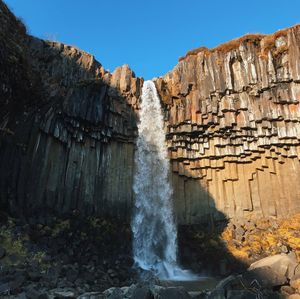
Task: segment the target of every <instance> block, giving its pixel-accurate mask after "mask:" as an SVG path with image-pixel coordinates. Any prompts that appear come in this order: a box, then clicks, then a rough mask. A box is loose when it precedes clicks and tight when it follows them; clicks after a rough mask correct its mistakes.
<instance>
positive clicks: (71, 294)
mask: <svg viewBox="0 0 300 299" xmlns="http://www.w3.org/2000/svg"><path fill="white" fill-rule="evenodd" d="M51 293H52V294H53V295H54V296H55V297H56V298H57V299H64V298H75V297H76V292H75V291H74V290H64V289H57V290H52V291H51Z"/></svg>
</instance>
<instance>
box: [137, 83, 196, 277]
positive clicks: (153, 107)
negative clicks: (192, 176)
mask: <svg viewBox="0 0 300 299" xmlns="http://www.w3.org/2000/svg"><path fill="white" fill-rule="evenodd" d="M138 132H139V136H138V139H137V150H136V156H135V165H136V173H135V177H134V186H133V188H134V192H135V211H134V215H133V220H132V231H133V253H134V261H135V263H136V265H137V266H138V267H140V268H142V269H144V270H150V271H152V272H153V273H154V274H155V275H156V276H158V277H159V278H161V279H172V280H191V279H194V278H195V276H194V275H193V274H191V273H190V272H189V271H186V270H183V269H181V268H180V267H179V266H178V264H177V229H176V225H175V223H174V218H173V207H172V187H171V184H170V182H169V171H170V169H169V167H170V166H169V160H168V152H167V148H166V144H165V132H164V122H163V114H162V111H161V106H160V100H159V97H158V94H157V91H156V88H155V85H154V83H153V82H152V81H145V82H144V85H143V89H142V98H141V110H140V123H139V125H138Z"/></svg>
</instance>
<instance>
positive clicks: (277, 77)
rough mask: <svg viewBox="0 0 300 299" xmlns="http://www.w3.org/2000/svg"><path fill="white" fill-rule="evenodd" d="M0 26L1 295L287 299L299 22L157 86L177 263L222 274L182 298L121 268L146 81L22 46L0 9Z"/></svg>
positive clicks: (209, 53) (209, 54) (44, 45)
mask: <svg viewBox="0 0 300 299" xmlns="http://www.w3.org/2000/svg"><path fill="white" fill-rule="evenodd" d="M0 23H1V26H0V211H1V213H0V223H1V233H0V240H1V243H0V297H1V296H2V297H3V298H76V297H79V298H141V299H143V298H153V297H154V298H190V297H191V296H192V297H194V298H264V297H263V296H265V297H266V298H288V297H290V298H297V297H296V296H297V295H296V294H295V293H297V292H298V293H299V292H300V288H299V278H300V276H299V270H297V269H298V265H299V261H300V256H299V254H300V253H299V250H300V239H299V233H298V231H299V228H300V218H299V212H300V187H299V184H298V178H299V175H300V167H299V160H300V144H299V142H300V123H299V122H300V105H299V100H300V27H299V26H298V25H296V26H293V27H291V28H287V29H285V30H280V31H278V32H276V33H274V34H271V35H262V34H254V35H246V36H243V37H241V38H239V39H236V40H233V41H230V42H228V43H225V44H223V45H220V46H218V47H216V48H214V49H207V48H203V47H202V48H199V49H195V50H192V51H189V52H188V53H187V54H186V56H184V57H181V58H180V59H179V62H178V64H177V66H176V67H175V68H174V69H173V70H171V71H170V72H169V73H167V74H166V75H164V76H162V77H159V78H155V79H154V83H155V85H156V88H157V92H158V94H159V96H160V98H161V103H162V106H163V109H164V122H165V132H166V139H167V146H168V153H169V158H170V161H171V169H172V173H171V182H172V186H173V190H174V192H173V201H174V207H175V213H176V219H177V223H178V224H179V248H180V252H179V255H180V260H181V262H182V263H183V264H184V265H185V266H186V267H189V268H191V269H192V270H194V271H195V272H196V273H200V272H201V271H203V269H204V270H205V275H213V276H214V277H218V280H222V278H224V277H227V278H226V279H225V282H224V280H222V281H221V282H220V283H219V284H218V285H217V284H216V287H215V288H214V290H210V291H205V290H203V291H201V292H198V293H192V292H190V293H187V291H185V290H182V289H178V288H177V287H173V288H170V287H166V285H164V286H161V285H160V284H161V283H160V282H158V281H156V280H154V282H153V284H152V285H150V286H148V285H147V284H145V283H144V282H143V283H142V284H141V282H140V281H139V279H138V271H137V269H134V268H132V257H131V234H130V229H129V223H130V219H131V211H132V206H133V202H134V193H133V190H132V185H133V177H134V171H135V166H134V154H135V146H136V145H135V143H136V138H137V134H138V132H137V123H138V121H139V110H140V96H141V90H142V86H143V82H144V79H143V78H139V77H136V76H135V74H134V72H133V71H132V70H131V69H130V68H129V66H128V65H123V66H121V67H118V68H117V69H116V70H115V71H114V72H113V73H110V72H108V71H106V70H105V69H104V67H103V66H102V65H101V64H100V63H99V62H98V61H97V60H96V59H95V57H94V56H93V55H91V54H89V53H86V52H84V51H82V50H80V49H78V48H76V47H74V46H69V45H65V44H63V43H60V42H53V41H46V40H41V39H38V38H36V37H33V36H30V35H29V34H27V32H26V28H25V26H24V25H23V24H22V22H21V21H20V20H18V19H17V18H16V17H15V16H14V15H13V14H12V13H11V12H10V11H9V9H8V8H7V6H6V5H5V4H4V3H3V2H2V1H1V0H0ZM95 236H97V237H95ZM66 248H67V250H66ZM268 256H275V257H276V258H277V260H276V261H274V260H271V261H270V260H268V261H264V262H262V264H263V265H262V266H261V265H259V266H257V264H256V266H257V267H258V268H261V267H262V268H263V270H261V269H260V270H255V271H254V270H253V269H254V268H253V267H256V266H251V267H252V268H251V267H250V268H249V269H248V267H249V266H250V265H251V264H252V265H255V262H256V261H258V260H260V259H261V258H267V257H268ZM279 260H280V263H279V262H278V261H279ZM253 263H254V264H253ZM278 263H279V264H280V265H281V266H282V265H283V266H282V267H281V266H280V267H277V266H278ZM276 267H277V268H276ZM279 268H280V269H279ZM247 269H248V270H247ZM266 269H268V270H266ZM270 269H271V270H270ZM253 271H254V272H255V275H254V274H253V273H254V272H253ZM264 271H265V272H264ZM272 271H273V272H272ZM274 271H275V272H274ZM245 273H246V274H245ZM249 273H251V275H250V276H249V275H248V274H249ZM274 273H275V274H274ZM230 274H232V275H231V276H228V275H230ZM252 274H253V276H252ZM266 276H268V277H270V281H271V282H270V281H268V283H265V282H264V281H261V280H260V279H262V277H266ZM228 277H229V278H228ZM245 277H246V278H245ZM249 277H250V278H249ZM278 277H279V278H278ZM255 280H256V281H257V283H258V284H257V285H255V286H253V285H251V284H252V283H253V281H255ZM262 280H263V279H262ZM241 281H242V282H241ZM247 283H248V284H249V285H247ZM129 285H131V287H129ZM158 285H160V286H158ZM124 286H128V288H127V289H126V288H125V289H124ZM110 287H115V289H110V290H109V291H106V292H104V291H105V289H109V288H110ZM121 287H123V289H121ZM170 289H171V290H170ZM254 289H255V291H253V290H254ZM103 292H104V293H103ZM164 292H167V293H168V292H170V293H168V294H167V295H164ZM172 292H174V293H172ZM243 292H244V293H243ZM247 292H248V293H247ZM125 293H126V294H125ZM250 293H251V294H250ZM84 294H85V295H84ZM170 294H171V295H170ZM172 294H173V295H172ZM80 296H81V297H80ZM170 296H171V297H170ZM176 296H177V297H176ZM238 296H240V297H238ZM243 296H244V297H243ZM251 296H252V297H251ZM259 296H260V297H259ZM280 296H281V297H280ZM284 296H285V297H284ZM292 296H294V297H292ZM298 296H300V295H298Z"/></svg>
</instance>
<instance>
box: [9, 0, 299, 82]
mask: <svg viewBox="0 0 300 299" xmlns="http://www.w3.org/2000/svg"><path fill="white" fill-rule="evenodd" d="M4 1H5V2H6V3H7V4H8V6H9V7H10V8H11V9H12V11H13V12H14V13H15V14H16V15H17V16H18V17H21V18H22V19H23V21H24V22H25V24H26V26H27V28H28V31H29V33H30V34H32V35H34V36H38V37H40V38H46V39H55V40H58V41H61V42H64V43H66V44H70V45H75V46H77V47H79V48H81V49H83V50H85V51H87V52H89V53H91V54H94V55H95V57H96V59H97V60H98V61H99V62H101V64H102V65H103V66H104V67H105V68H106V69H109V70H110V71H113V70H114V69H115V67H117V66H119V65H122V64H125V63H127V64H129V65H130V67H131V68H132V69H133V70H134V71H135V73H136V75H138V76H143V77H144V78H146V79H151V78H153V77H156V76H161V75H164V74H165V73H166V72H168V71H169V70H171V69H172V68H173V67H174V66H175V65H176V64H177V61H178V58H179V57H180V56H182V55H184V54H185V53H186V52H187V51H188V50H190V49H192V48H196V47H199V46H206V47H214V46H216V45H218V44H220V43H223V42H225V41H228V40H230V39H233V38H236V37H239V36H241V35H244V34H246V33H257V32H260V33H271V32H273V31H277V30H279V29H282V28H285V27H288V26H291V25H294V24H296V23H299V22H300V13H299V11H300V1H299V0H285V1H282V0H280V1H279V0H273V1H269V0H266V1H264V0H252V1H243V0H232V1H230V0H227V1H226V0H223V1H222V0H218V1H216V0H215V1H207V0H206V1H202V0H147V1H146V0H84V1H83V0H81V1H80V0H4Z"/></svg>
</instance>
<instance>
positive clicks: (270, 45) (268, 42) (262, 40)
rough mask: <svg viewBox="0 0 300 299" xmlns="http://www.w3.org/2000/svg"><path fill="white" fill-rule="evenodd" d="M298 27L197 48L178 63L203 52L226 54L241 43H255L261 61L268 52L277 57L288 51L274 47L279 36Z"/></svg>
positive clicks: (206, 53) (284, 47) (248, 35)
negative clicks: (210, 47)
mask: <svg viewBox="0 0 300 299" xmlns="http://www.w3.org/2000/svg"><path fill="white" fill-rule="evenodd" d="M299 27H300V24H297V25H294V26H292V27H289V28H286V29H283V30H278V31H277V32H275V33H273V34H270V35H265V34H261V33H256V34H246V35H244V36H242V37H239V38H236V39H234V40H231V41H229V42H226V43H223V44H221V45H219V46H217V47H215V48H212V49H208V48H206V47H199V48H196V49H193V50H190V51H188V52H187V53H186V55H185V56H182V57H180V58H179V61H181V60H184V59H185V58H187V57H189V56H192V55H197V54H198V53H200V52H203V53H204V54H205V55H209V54H210V53H213V52H222V53H227V52H229V51H233V50H235V49H237V48H238V47H239V46H240V44H241V43H243V42H251V43H257V44H258V47H257V49H258V50H259V52H258V55H259V56H260V57H262V58H263V59H266V58H267V57H268V52H269V51H272V53H273V54H274V55H275V56H278V55H280V54H282V53H284V52H286V51H287V50H288V47H287V46H286V45H284V46H281V47H279V48H276V47H275V40H276V39H277V38H278V37H280V36H286V35H287V33H288V30H289V29H291V28H293V29H297V28H299Z"/></svg>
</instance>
